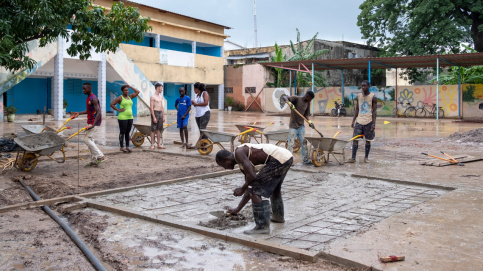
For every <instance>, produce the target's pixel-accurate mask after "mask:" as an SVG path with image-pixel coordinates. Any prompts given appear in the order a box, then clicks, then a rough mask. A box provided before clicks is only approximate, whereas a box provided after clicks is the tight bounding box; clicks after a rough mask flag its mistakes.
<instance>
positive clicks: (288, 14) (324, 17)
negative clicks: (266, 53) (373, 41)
mask: <svg viewBox="0 0 483 271" xmlns="http://www.w3.org/2000/svg"><path fill="white" fill-rule="evenodd" d="M132 1H134V2H138V3H142V4H145V5H149V6H153V7H157V8H160V9H165V10H168V11H172V12H176V13H180V14H183V15H187V16H191V17H195V18H198V19H202V20H206V21H210V22H213V23H217V24H221V25H225V26H229V27H231V28H233V29H230V30H225V34H227V35H230V37H229V38H228V40H231V41H233V42H235V43H238V44H240V45H242V46H247V47H253V46H254V44H255V37H254V36H255V35H254V27H253V25H254V24H253V0H202V1H199V0H132ZM362 2H363V0H337V1H334V0H299V1H294V0H271V1H269V0H257V26H258V44H259V45H261V46H272V45H274V44H275V42H277V43H278V44H289V42H290V40H292V41H294V42H295V41H296V37H297V36H296V31H295V28H298V29H299V30H300V32H301V39H302V40H308V39H310V38H312V37H313V35H315V33H317V32H319V35H318V38H319V39H326V40H334V41H338V40H344V41H350V42H356V43H365V41H364V40H362V39H361V33H360V30H359V27H357V16H358V15H359V12H360V10H359V5H360V4H361V3H362Z"/></svg>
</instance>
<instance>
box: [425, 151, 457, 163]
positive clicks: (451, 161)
mask: <svg viewBox="0 0 483 271" xmlns="http://www.w3.org/2000/svg"><path fill="white" fill-rule="evenodd" d="M421 154H422V155H427V156H429V157H433V158H436V159H440V160H443V161H446V162H450V163H453V164H456V162H455V161H453V160H448V159H444V158H441V157H438V156H434V155H431V154H427V153H424V152H422V153H421Z"/></svg>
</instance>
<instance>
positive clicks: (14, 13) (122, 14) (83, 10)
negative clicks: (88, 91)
mask: <svg viewBox="0 0 483 271" xmlns="http://www.w3.org/2000/svg"><path fill="white" fill-rule="evenodd" d="M148 21H149V18H144V17H142V16H140V14H139V10H138V9H137V8H134V7H129V6H125V5H124V3H122V2H117V3H115V4H114V5H113V6H112V8H111V10H110V11H109V12H107V13H106V11H105V9H104V8H101V7H98V6H93V5H92V3H91V1H89V0H69V1H62V0H29V1H26V0H3V1H0V66H2V67H5V68H6V69H8V70H10V71H15V70H19V69H25V68H32V67H33V66H34V65H35V61H34V60H33V59H31V58H30V57H28V55H27V53H28V52H29V48H28V42H29V41H32V40H36V39H39V46H40V47H44V46H45V45H47V44H49V43H51V42H53V41H55V40H57V38H58V37H59V36H61V37H63V38H66V39H71V40H72V45H71V46H70V47H69V48H67V52H68V53H69V55H71V56H76V55H79V58H80V59H81V60H86V59H88V58H89V57H90V50H91V48H94V49H95V51H96V52H104V51H115V50H116V48H117V47H118V46H119V44H120V43H121V42H123V41H130V40H134V41H137V42H141V41H142V40H143V39H144V34H145V32H146V31H148V30H150V29H151V27H150V26H148V24H147V23H148ZM69 25H71V26H72V31H69V30H68V29H67V27H68V26H69Z"/></svg>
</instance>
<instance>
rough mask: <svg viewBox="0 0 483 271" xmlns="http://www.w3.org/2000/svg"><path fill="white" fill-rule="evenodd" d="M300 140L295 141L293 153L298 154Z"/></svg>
mask: <svg viewBox="0 0 483 271" xmlns="http://www.w3.org/2000/svg"><path fill="white" fill-rule="evenodd" d="M300 146H301V145H300V140H299V139H298V138H296V139H295V143H294V146H293V152H298V151H299V150H300Z"/></svg>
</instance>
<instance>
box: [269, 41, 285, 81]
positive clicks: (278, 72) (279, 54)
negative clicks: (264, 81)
mask: <svg viewBox="0 0 483 271" xmlns="http://www.w3.org/2000/svg"><path fill="white" fill-rule="evenodd" d="M274 53H275V55H274V56H272V58H271V62H284V61H285V55H284V54H283V50H282V48H280V47H278V44H277V43H275V51H274ZM272 73H273V74H274V75H275V82H274V83H273V84H270V85H272V86H274V87H277V88H279V87H282V86H283V76H284V74H285V73H286V70H284V69H281V68H272Z"/></svg>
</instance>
